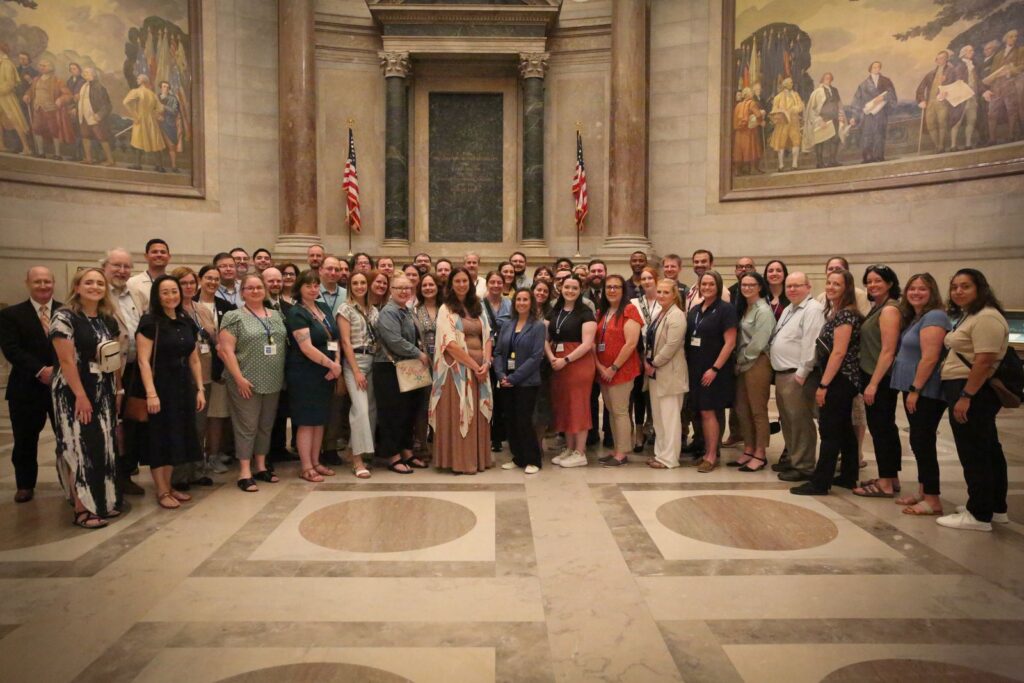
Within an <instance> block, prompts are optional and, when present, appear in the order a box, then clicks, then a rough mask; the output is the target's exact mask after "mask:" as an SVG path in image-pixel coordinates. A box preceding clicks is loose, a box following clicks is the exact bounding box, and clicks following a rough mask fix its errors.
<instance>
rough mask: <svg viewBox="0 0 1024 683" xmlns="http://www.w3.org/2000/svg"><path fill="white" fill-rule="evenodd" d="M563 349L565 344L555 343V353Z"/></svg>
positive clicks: (561, 351)
mask: <svg viewBox="0 0 1024 683" xmlns="http://www.w3.org/2000/svg"><path fill="white" fill-rule="evenodd" d="M564 351H565V344H555V353H563V352H564Z"/></svg>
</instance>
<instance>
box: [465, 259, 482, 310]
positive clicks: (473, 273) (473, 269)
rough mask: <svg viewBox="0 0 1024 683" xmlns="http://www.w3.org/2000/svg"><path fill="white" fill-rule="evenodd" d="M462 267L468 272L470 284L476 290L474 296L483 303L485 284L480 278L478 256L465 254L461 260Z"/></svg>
mask: <svg viewBox="0 0 1024 683" xmlns="http://www.w3.org/2000/svg"><path fill="white" fill-rule="evenodd" d="M462 267H463V268H465V269H466V270H468V271H469V279H470V280H471V282H470V284H471V285H473V287H474V288H475V289H476V296H477V298H478V299H480V300H481V301H483V299H484V297H486V296H487V282H486V281H485V280H484V279H483V278H482V277H480V254H477V253H476V252H473V251H470V252H466V256H465V258H463V259H462Z"/></svg>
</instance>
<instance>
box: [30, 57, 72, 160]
mask: <svg viewBox="0 0 1024 683" xmlns="http://www.w3.org/2000/svg"><path fill="white" fill-rule="evenodd" d="M22 99H23V100H24V101H25V103H27V104H28V106H29V113H30V115H31V119H32V134H33V135H35V138H36V156H38V157H42V156H44V155H45V152H46V145H47V143H52V145H53V156H52V157H51V158H53V159H55V160H57V161H61V160H62V159H63V157H62V156H61V143H65V144H68V145H73V144H74V142H75V132H74V128H73V126H72V124H71V115H70V114H69V113H68V109H69V108H70V106H71V105H72V104H73V103H74V101H75V100H74V97H72V96H71V91H70V90H68V87H67V85H65V84H64V81H62V80H61V79H60V78H58V77H57V75H56V74H55V73H53V62H51V61H50V60H48V59H41V60H39V77H38V78H36V79H35V80H34V81H32V85H30V86H29V88H28V92H26V93H25V96H24V97H23V98H22Z"/></svg>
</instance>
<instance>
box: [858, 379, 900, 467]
mask: <svg viewBox="0 0 1024 683" xmlns="http://www.w3.org/2000/svg"><path fill="white" fill-rule="evenodd" d="M860 377H861V386H864V387H866V386H867V385H868V382H870V381H871V375H869V374H867V373H865V372H863V371H861V373H860ZM889 379H890V377H889V375H886V376H885V377H883V378H882V381H881V382H879V383H878V391H877V392H875V402H874V403H872V404H871V405H865V406H864V409H865V412H866V413H867V417H868V429H870V430H871V443H872V444H873V445H874V447H875V460H876V461H877V462H878V476H880V477H884V478H886V479H888V478H890V477H895V476H898V475H899V472H900V470H901V469H902V465H901V462H900V461H901V459H902V458H903V446H902V444H901V443H900V430H899V427H897V426H896V403H897V402H898V401H899V395H900V392H898V391H896V390H895V389H891V388H890V387H889Z"/></svg>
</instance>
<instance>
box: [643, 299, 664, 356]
mask: <svg viewBox="0 0 1024 683" xmlns="http://www.w3.org/2000/svg"><path fill="white" fill-rule="evenodd" d="M664 316H665V311H664V309H663V310H662V311H661V312H660V313H658V317H657V318H655V319H654V320H652V321H651V324H650V325H649V326H648V327H647V339H646V340H645V341H646V342H647V343H646V344H645V346H646V351H647V361H648V362H654V338H655V337H656V336H658V326H659V325H661V319H662V318H663V317H664Z"/></svg>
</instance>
